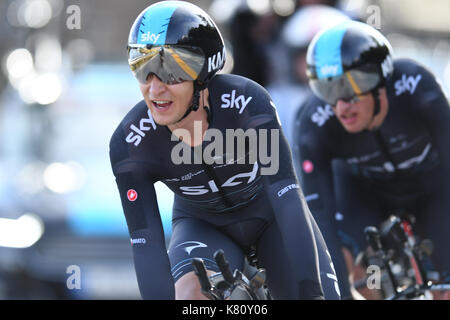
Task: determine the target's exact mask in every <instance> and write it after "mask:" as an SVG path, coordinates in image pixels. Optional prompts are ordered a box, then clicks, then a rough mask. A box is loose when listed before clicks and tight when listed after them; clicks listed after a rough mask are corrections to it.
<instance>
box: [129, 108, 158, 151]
mask: <svg viewBox="0 0 450 320" xmlns="http://www.w3.org/2000/svg"><path fill="white" fill-rule="evenodd" d="M147 115H148V118H143V119H141V120H140V121H139V128H138V127H136V126H135V125H134V124H132V125H131V126H130V129H131V130H132V131H131V132H130V133H129V134H128V136H127V137H126V139H125V140H126V141H127V142H128V143H133V144H134V145H135V146H136V147H137V146H138V145H139V144H140V143H141V141H142V138H143V137H145V132H146V131H150V129H152V128H153V130H156V124H155V121H154V120H153V117H152V114H151V113H150V110H147ZM150 125H151V126H150Z"/></svg>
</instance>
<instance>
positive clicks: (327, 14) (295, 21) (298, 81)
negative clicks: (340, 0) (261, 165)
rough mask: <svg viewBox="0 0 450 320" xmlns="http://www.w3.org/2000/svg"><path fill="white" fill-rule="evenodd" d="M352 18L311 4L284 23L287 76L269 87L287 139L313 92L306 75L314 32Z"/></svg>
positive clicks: (283, 42) (333, 9)
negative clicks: (302, 106)
mask: <svg viewBox="0 0 450 320" xmlns="http://www.w3.org/2000/svg"><path fill="white" fill-rule="evenodd" d="M303 2H304V1H303ZM347 19H350V18H349V17H348V16H346V15H345V14H344V13H342V12H340V11H339V10H337V9H335V8H333V7H330V6H325V5H309V6H305V7H302V8H300V9H299V10H297V11H296V12H295V13H294V14H293V15H292V16H291V17H290V18H289V19H288V20H287V21H286V23H285V25H284V27H283V29H282V32H281V41H282V45H283V46H284V48H285V50H286V51H285V56H284V59H279V60H283V61H286V62H287V64H286V65H285V66H281V68H284V70H286V71H285V72H282V74H284V77H283V78H281V79H277V80H275V81H273V82H272V83H271V84H270V85H269V86H268V87H267V89H268V91H269V93H270V94H271V96H272V98H273V100H274V103H275V105H276V107H277V111H278V115H279V117H280V121H281V124H282V126H283V129H284V134H285V135H286V138H287V139H288V142H289V143H291V142H292V127H293V123H292V121H293V119H294V118H295V114H296V112H297V110H298V108H299V107H300V105H301V104H302V102H303V101H304V100H305V98H306V97H307V96H308V95H309V94H310V89H309V87H308V81H307V77H306V51H307V48H308V45H309V43H310V41H311V40H312V38H313V37H314V35H316V33H317V32H319V31H320V30H321V29H323V28H326V27H329V26H331V25H333V24H337V23H339V22H342V21H344V20H347Z"/></svg>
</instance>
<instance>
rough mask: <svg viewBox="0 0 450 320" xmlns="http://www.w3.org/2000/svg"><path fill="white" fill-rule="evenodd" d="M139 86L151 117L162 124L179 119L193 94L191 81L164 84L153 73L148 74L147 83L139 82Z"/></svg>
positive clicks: (189, 103) (190, 101)
mask: <svg viewBox="0 0 450 320" xmlns="http://www.w3.org/2000/svg"><path fill="white" fill-rule="evenodd" d="M139 87H140V89H141V92H142V95H143V96H144V100H145V102H146V103H147V106H148V108H149V109H150V112H151V114H152V117H153V119H154V120H155V122H156V123H157V124H159V125H164V126H166V125H170V124H173V123H175V122H177V121H178V120H180V119H181V117H182V116H183V115H184V114H185V112H186V111H187V109H188V107H189V106H190V105H191V103H192V97H193V94H194V82H193V81H183V82H180V83H176V84H166V83H164V82H162V81H161V80H159V78H158V77H156V76H155V75H153V74H150V75H149V76H148V78H147V83H145V84H139Z"/></svg>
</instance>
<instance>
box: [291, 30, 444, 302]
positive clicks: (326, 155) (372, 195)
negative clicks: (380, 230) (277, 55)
mask: <svg viewBox="0 0 450 320" xmlns="http://www.w3.org/2000/svg"><path fill="white" fill-rule="evenodd" d="M307 63H308V76H309V79H310V80H309V81H310V86H311V88H312V90H313V91H314V93H315V95H316V97H312V98H311V99H309V101H307V102H306V103H305V105H304V106H303V107H302V109H301V111H300V112H299V113H298V114H297V118H296V129H295V139H296V142H295V144H294V145H295V147H293V154H294V158H295V159H296V161H297V159H298V166H299V168H298V169H299V170H298V172H301V182H302V187H303V190H304V191H305V196H306V198H307V202H308V206H309V208H310V209H311V212H312V213H313V215H314V217H315V218H316V220H317V222H318V225H319V227H320V229H321V231H322V234H323V235H324V238H325V240H326V243H327V245H328V247H329V249H330V253H331V256H332V258H333V262H334V263H335V267H336V272H337V275H338V278H339V280H340V285H341V292H342V295H343V297H349V296H350V290H349V288H350V285H349V282H348V281H347V278H348V276H347V270H346V266H345V262H344V257H343V254H342V251H341V247H346V248H348V249H349V250H350V251H349V252H350V253H351V255H352V256H353V258H355V257H356V255H357V254H358V253H360V252H361V251H362V250H363V249H364V248H365V247H366V246H367V243H366V241H365V239H364V233H363V229H364V227H365V226H368V225H375V226H379V224H380V223H381V222H382V221H383V220H385V219H386V218H387V217H388V215H389V214H391V213H394V212H395V210H397V209H405V210H407V211H408V212H410V213H412V214H415V215H416V219H417V228H418V231H419V233H420V234H421V235H422V236H423V237H427V238H430V239H431V240H432V241H433V243H434V246H435V252H434V254H433V256H432V259H433V262H434V264H435V268H436V269H437V270H439V271H440V272H441V273H442V274H444V273H445V272H448V271H449V270H450V255H449V252H448V244H449V243H450V232H449V227H450V197H449V195H450V186H449V185H450V183H449V182H450V178H449V177H450V175H449V172H450V169H449V168H450V148H449V147H450V109H449V104H448V101H447V98H446V97H445V95H444V93H443V91H442V89H441V87H440V86H439V84H438V83H437V82H436V79H435V78H434V76H433V75H432V74H431V73H430V71H428V70H427V69H426V68H425V67H423V66H421V65H420V64H419V63H417V62H415V61H413V60H410V59H393V57H392V49H391V46H390V44H389V43H388V41H387V39H386V38H385V37H384V36H383V35H382V34H381V33H380V32H378V31H376V30H375V29H373V28H372V27H370V26H368V25H366V24H363V23H360V22H355V21H352V22H346V23H343V24H340V25H338V26H335V27H334V28H330V29H328V30H326V31H324V32H322V33H321V34H320V35H318V36H316V37H315V39H313V41H312V43H311V44H310V46H309V48H308V55H307ZM333 170H334V171H333ZM333 172H334V173H335V174H336V177H337V178H336V179H335V181H333Z"/></svg>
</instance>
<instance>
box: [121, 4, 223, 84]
mask: <svg viewBox="0 0 450 320" xmlns="http://www.w3.org/2000/svg"><path fill="white" fill-rule="evenodd" d="M128 63H129V65H130V67H131V70H132V72H133V74H134V75H135V77H136V78H137V79H138V81H139V82H141V83H145V82H146V79H147V77H148V75H149V74H150V73H154V74H155V75H156V76H157V77H158V78H160V79H161V80H162V81H163V82H165V83H168V84H174V83H178V82H181V81H186V80H194V83H195V85H196V88H204V87H205V86H206V84H207V83H208V81H209V80H211V78H212V77H213V76H214V75H215V74H216V73H217V72H218V71H219V70H220V69H222V68H223V65H224V63H225V46H224V42H223V39H222V36H221V34H220V32H219V30H218V28H217V26H216V25H215V23H214V22H213V21H212V19H211V18H210V17H209V15H208V14H207V13H205V12H204V11H203V10H202V9H200V8H199V7H197V6H195V5H193V4H191V3H188V2H184V1H161V2H157V3H155V4H153V5H151V6H149V7H147V8H146V9H145V10H144V11H142V12H141V13H140V14H139V16H138V17H137V18H136V20H135V21H134V23H133V26H132V27H131V30H130V35H129V38H128Z"/></svg>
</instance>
